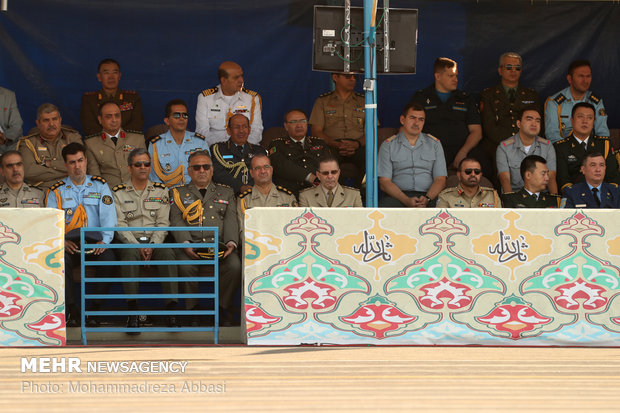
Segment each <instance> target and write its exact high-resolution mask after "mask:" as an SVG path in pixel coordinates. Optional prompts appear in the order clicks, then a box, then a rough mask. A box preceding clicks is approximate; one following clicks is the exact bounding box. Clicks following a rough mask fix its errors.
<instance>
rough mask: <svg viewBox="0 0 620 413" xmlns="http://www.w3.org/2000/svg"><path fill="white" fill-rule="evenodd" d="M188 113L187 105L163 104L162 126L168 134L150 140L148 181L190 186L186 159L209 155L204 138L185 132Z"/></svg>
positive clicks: (183, 103) (180, 101) (175, 100)
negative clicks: (195, 155)
mask: <svg viewBox="0 0 620 413" xmlns="http://www.w3.org/2000/svg"><path fill="white" fill-rule="evenodd" d="M188 121H189V113H188V112H187V103H185V101H184V100H181V99H174V100H171V101H170V102H168V103H167V104H166V116H165V118H164V123H165V124H166V125H168V127H169V130H168V132H166V133H164V134H163V135H160V136H158V137H156V138H154V139H152V140H151V144H150V145H149V154H150V155H151V158H152V159H153V169H152V170H151V175H150V176H149V178H150V179H151V181H153V182H162V183H163V184H165V185H166V186H167V187H169V188H171V187H175V186H181V185H185V184H186V183H188V182H189V173H188V171H187V157H188V156H189V155H190V154H191V153H194V152H196V151H208V150H209V148H208V146H207V142H206V141H205V137H204V136H202V135H200V134H198V133H194V132H190V131H188V130H187V122H188Z"/></svg>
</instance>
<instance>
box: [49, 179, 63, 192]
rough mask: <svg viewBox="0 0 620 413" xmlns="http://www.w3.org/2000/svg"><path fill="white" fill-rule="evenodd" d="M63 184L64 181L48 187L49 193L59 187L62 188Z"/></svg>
mask: <svg viewBox="0 0 620 413" xmlns="http://www.w3.org/2000/svg"><path fill="white" fill-rule="evenodd" d="M64 184H65V182H64V181H58V182H56V183H55V184H54V185H52V186H51V187H50V191H53V190H54V189H56V188H59V187H61V186H63V185H64Z"/></svg>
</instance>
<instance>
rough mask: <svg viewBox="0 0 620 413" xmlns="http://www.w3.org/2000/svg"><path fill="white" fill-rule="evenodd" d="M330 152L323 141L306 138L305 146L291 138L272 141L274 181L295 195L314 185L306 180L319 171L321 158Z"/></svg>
mask: <svg viewBox="0 0 620 413" xmlns="http://www.w3.org/2000/svg"><path fill="white" fill-rule="evenodd" d="M329 153H330V150H329V147H328V146H327V144H326V143H325V141H324V140H323V139H319V138H314V137H310V136H306V137H305V138H304V141H303V144H302V143H301V142H297V141H295V140H294V139H293V138H291V137H286V138H277V139H274V140H273V141H271V148H270V149H269V158H271V163H272V165H273V180H274V182H275V183H276V184H278V185H281V186H283V187H285V188H287V189H288V190H290V191H291V192H293V193H294V194H299V190H300V189H303V188H307V187H309V186H311V185H312V184H311V183H310V182H308V181H307V180H306V177H307V176H308V175H310V174H314V173H316V171H317V170H318V169H319V162H318V160H319V158H320V157H321V156H322V155H326V154H329Z"/></svg>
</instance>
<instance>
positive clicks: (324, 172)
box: [319, 169, 340, 176]
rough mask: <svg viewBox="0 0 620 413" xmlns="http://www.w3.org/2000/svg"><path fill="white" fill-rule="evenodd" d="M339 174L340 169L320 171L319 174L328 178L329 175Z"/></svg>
mask: <svg viewBox="0 0 620 413" xmlns="http://www.w3.org/2000/svg"><path fill="white" fill-rule="evenodd" d="M338 172H340V169H333V170H331V171H319V173H320V174H321V175H323V176H327V175H329V174H332V175H338Z"/></svg>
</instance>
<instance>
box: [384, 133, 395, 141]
mask: <svg viewBox="0 0 620 413" xmlns="http://www.w3.org/2000/svg"><path fill="white" fill-rule="evenodd" d="M397 136H398V135H392V136H390V137H389V138H387V139H386V140H384V141H383V142H392V141H393V140H394V139H396V137H397Z"/></svg>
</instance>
